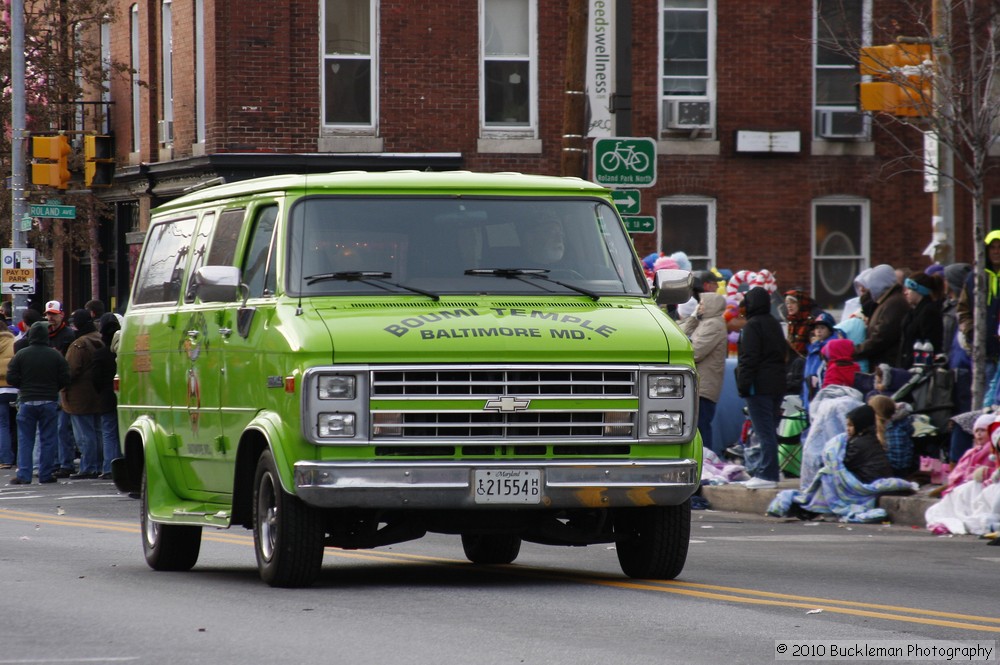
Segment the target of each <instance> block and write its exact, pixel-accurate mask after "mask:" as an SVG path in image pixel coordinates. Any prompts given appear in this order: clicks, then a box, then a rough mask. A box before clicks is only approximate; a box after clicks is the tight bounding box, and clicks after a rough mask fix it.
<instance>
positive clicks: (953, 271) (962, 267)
mask: <svg viewBox="0 0 1000 665" xmlns="http://www.w3.org/2000/svg"><path fill="white" fill-rule="evenodd" d="M970 272H972V266H970V265H969V264H968V263H950V264H948V265H947V266H945V268H944V281H945V283H946V284H947V285H948V290H949V291H956V292H959V291H961V290H962V289H963V288H965V280H966V279H967V278H968V277H969V273H970Z"/></svg>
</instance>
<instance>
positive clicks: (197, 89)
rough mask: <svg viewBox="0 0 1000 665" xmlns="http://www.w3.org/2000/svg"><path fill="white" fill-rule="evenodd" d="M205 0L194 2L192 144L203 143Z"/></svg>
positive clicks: (195, 0)
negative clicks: (193, 116)
mask: <svg viewBox="0 0 1000 665" xmlns="http://www.w3.org/2000/svg"><path fill="white" fill-rule="evenodd" d="M205 41H206V40H205V0H194V99H195V102H194V103H195V118H194V142H195V143H197V144H201V143H204V142H205V85H206V83H205Z"/></svg>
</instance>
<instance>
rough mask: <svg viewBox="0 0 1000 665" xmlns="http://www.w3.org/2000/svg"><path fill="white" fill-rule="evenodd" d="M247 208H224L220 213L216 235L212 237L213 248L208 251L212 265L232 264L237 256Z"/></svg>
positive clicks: (209, 262) (209, 263) (209, 261)
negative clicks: (237, 245) (237, 246)
mask: <svg viewBox="0 0 1000 665" xmlns="http://www.w3.org/2000/svg"><path fill="white" fill-rule="evenodd" d="M245 214H246V210H244V209H243V208H238V209H235V210H223V211H222V214H221V215H219V223H218V224H217V225H216V227H215V237H214V238H213V239H212V249H211V250H210V251H209V253H208V263H207V264H206V265H210V266H231V265H233V259H235V258H236V244H237V243H238V242H239V240H240V231H242V230H243V218H244V216H245Z"/></svg>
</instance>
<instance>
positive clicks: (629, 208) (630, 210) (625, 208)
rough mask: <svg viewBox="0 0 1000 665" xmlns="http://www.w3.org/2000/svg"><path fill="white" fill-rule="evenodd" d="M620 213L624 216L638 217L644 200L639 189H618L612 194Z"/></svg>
mask: <svg viewBox="0 0 1000 665" xmlns="http://www.w3.org/2000/svg"><path fill="white" fill-rule="evenodd" d="M611 198H612V199H613V200H614V202H615V207H616V208H618V212H620V213H621V214H623V215H638V214H639V210H641V209H642V199H641V198H640V197H639V190H638V189H616V190H614V191H613V192H611Z"/></svg>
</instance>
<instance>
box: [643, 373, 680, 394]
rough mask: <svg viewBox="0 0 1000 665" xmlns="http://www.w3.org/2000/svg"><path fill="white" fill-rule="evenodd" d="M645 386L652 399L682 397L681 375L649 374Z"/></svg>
mask: <svg viewBox="0 0 1000 665" xmlns="http://www.w3.org/2000/svg"><path fill="white" fill-rule="evenodd" d="M646 385H647V388H648V395H649V397H650V398H652V399H663V398H680V397H684V375H683V374H650V375H649V376H647V377H646Z"/></svg>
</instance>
